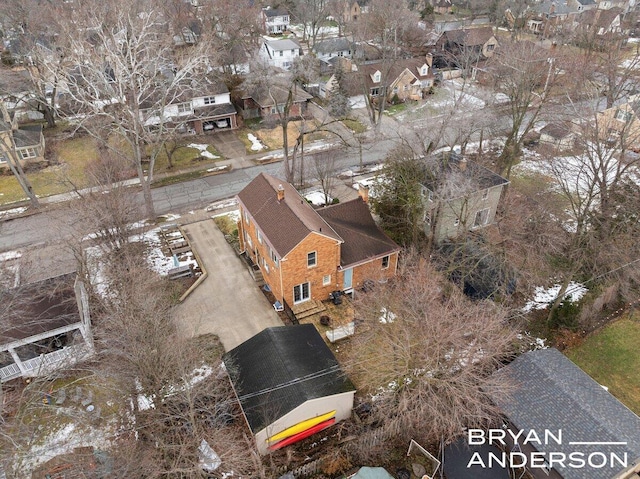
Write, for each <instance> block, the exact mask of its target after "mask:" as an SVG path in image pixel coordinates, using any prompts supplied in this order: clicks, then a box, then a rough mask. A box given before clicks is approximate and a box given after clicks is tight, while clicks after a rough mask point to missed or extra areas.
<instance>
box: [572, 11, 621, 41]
mask: <svg viewBox="0 0 640 479" xmlns="http://www.w3.org/2000/svg"><path fill="white" fill-rule="evenodd" d="M576 22H577V27H576V31H577V32H578V33H581V34H583V35H588V36H592V37H595V38H598V37H603V36H607V35H610V34H619V33H622V9H621V8H617V7H614V8H610V9H608V10H601V9H599V8H597V9H592V10H587V11H584V12H582V13H581V14H580V15H578V17H577V19H576Z"/></svg>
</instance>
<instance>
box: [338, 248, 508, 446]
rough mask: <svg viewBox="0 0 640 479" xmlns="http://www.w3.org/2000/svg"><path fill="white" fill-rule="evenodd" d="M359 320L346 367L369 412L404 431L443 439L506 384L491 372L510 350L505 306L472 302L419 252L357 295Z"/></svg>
mask: <svg viewBox="0 0 640 479" xmlns="http://www.w3.org/2000/svg"><path fill="white" fill-rule="evenodd" d="M356 315H357V317H358V318H361V319H362V320H363V322H362V324H361V325H359V327H358V328H357V329H356V334H355V336H354V337H353V339H352V344H351V347H350V349H349V353H350V356H351V357H350V360H349V361H348V365H347V370H348V371H349V373H350V377H351V378H352V379H353V380H354V382H355V383H356V385H357V386H358V389H359V390H365V391H367V392H368V393H369V394H371V396H372V402H373V411H374V412H373V415H374V418H375V419H376V420H378V421H380V424H381V425H382V427H383V428H389V429H391V430H394V431H397V434H398V435H399V436H400V437H402V438H403V439H407V440H408V439H410V438H414V439H417V440H419V441H424V442H426V443H429V442H432V441H438V440H445V441H446V440H448V439H451V438H453V437H455V436H457V435H459V434H460V433H461V431H462V430H463V428H464V427H480V426H482V425H486V424H487V422H489V421H491V418H493V417H495V416H496V414H497V411H496V408H495V407H494V406H493V405H492V404H491V401H490V400H489V397H490V396H491V394H495V393H496V392H498V391H502V392H507V391H508V385H506V384H502V383H497V382H496V381H495V380H494V379H493V378H492V376H491V373H492V372H493V371H494V370H496V369H497V368H498V367H499V365H500V363H501V361H503V360H504V359H505V358H507V357H509V356H510V355H511V354H512V353H513V351H512V348H513V340H514V334H513V332H512V331H511V330H510V329H509V326H508V325H507V324H505V321H504V318H505V312H504V311H503V310H501V309H500V307H499V306H497V305H496V304H494V303H492V302H488V301H487V302H475V303H472V302H470V301H469V300H468V299H467V298H465V297H464V296H463V295H462V294H461V293H460V292H459V291H457V290H456V289H455V288H453V287H452V286H451V285H450V284H447V282H446V281H445V280H443V279H442V278H441V277H440V275H439V274H438V273H437V272H436V271H435V270H434V269H433V268H432V267H431V266H430V265H429V264H428V263H427V261H426V260H424V259H419V258H417V257H410V258H408V261H407V263H406V264H405V265H404V266H403V267H402V268H401V270H400V271H399V275H398V277H397V278H395V279H394V280H393V281H392V282H390V283H389V284H386V285H376V286H375V289H374V292H372V293H370V294H364V295H362V296H361V298H360V299H359V300H358V301H357V302H356Z"/></svg>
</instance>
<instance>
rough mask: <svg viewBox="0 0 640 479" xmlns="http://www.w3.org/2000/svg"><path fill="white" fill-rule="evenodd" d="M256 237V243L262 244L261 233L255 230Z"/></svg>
mask: <svg viewBox="0 0 640 479" xmlns="http://www.w3.org/2000/svg"><path fill="white" fill-rule="evenodd" d="M256 233H257V236H258V243H260V244H262V233H260V230H256Z"/></svg>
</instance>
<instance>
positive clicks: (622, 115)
mask: <svg viewBox="0 0 640 479" xmlns="http://www.w3.org/2000/svg"><path fill="white" fill-rule="evenodd" d="M631 116H632V114H631V112H630V111H625V110H621V109H619V108H618V110H617V111H616V120H620V121H625V122H626V121H630V120H631Z"/></svg>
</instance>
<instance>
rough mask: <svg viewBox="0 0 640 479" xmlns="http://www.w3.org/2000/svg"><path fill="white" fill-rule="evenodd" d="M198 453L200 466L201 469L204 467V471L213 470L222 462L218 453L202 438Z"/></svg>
mask: <svg viewBox="0 0 640 479" xmlns="http://www.w3.org/2000/svg"><path fill="white" fill-rule="evenodd" d="M198 453H199V456H200V460H199V464H200V467H202V469H204V470H205V471H206V472H213V471H215V470H216V469H218V468H219V467H220V465H221V464H222V460H221V459H220V456H218V454H217V453H216V452H215V451H214V450H213V449H212V448H211V446H210V445H209V443H208V442H207V441H205V440H204V439H203V440H202V441H201V442H200V447H198Z"/></svg>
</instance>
